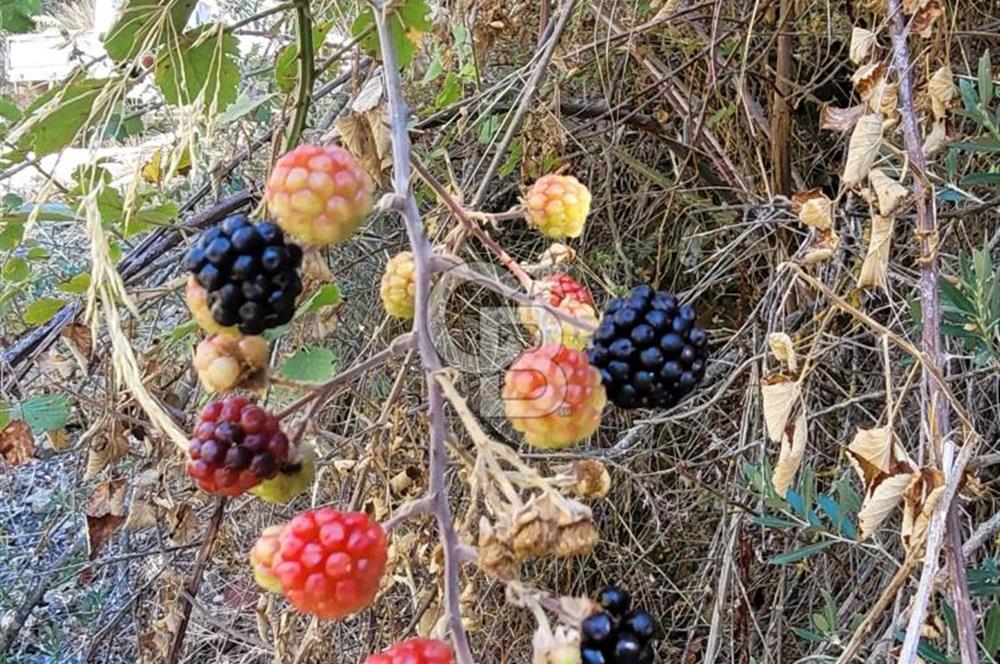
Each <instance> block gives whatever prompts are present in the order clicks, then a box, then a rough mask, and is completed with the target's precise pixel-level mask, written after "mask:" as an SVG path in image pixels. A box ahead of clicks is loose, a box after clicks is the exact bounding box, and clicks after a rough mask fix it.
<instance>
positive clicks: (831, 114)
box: [819, 104, 868, 132]
mask: <svg viewBox="0 0 1000 664" xmlns="http://www.w3.org/2000/svg"><path fill="white" fill-rule="evenodd" d="M867 112H868V106H867V104H858V105H857V106H850V107H848V108H839V107H837V106H830V105H829V104H825V105H824V106H823V108H822V109H821V110H820V112H819V126H820V129H830V130H833V131H841V132H843V131H850V130H851V129H853V128H854V125H856V124H857V123H858V119H860V118H861V116H862V115H864V114H865V113H867Z"/></svg>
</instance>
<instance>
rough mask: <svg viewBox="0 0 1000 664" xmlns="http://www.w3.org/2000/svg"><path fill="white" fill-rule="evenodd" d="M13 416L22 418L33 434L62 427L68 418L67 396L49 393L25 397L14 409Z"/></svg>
mask: <svg viewBox="0 0 1000 664" xmlns="http://www.w3.org/2000/svg"><path fill="white" fill-rule="evenodd" d="M14 416H15V417H17V418H18V419H22V420H24V421H25V423H26V424H27V425H28V426H29V427H31V431H32V432H33V433H35V434H39V433H43V432H45V431H55V430H57V429H62V428H63V427H65V426H66V420H68V419H69V397H67V396H66V395H65V394H49V395H45V396H37V397H31V398H30V399H25V400H24V401H22V402H21V403H20V404H19V405H18V406H17V408H16V409H15V410H14Z"/></svg>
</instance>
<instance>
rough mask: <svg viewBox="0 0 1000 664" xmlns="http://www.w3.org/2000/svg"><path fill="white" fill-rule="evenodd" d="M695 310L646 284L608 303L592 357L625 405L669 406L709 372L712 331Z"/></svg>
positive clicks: (614, 398) (610, 392)
mask: <svg viewBox="0 0 1000 664" xmlns="http://www.w3.org/2000/svg"><path fill="white" fill-rule="evenodd" d="M695 318H696V315H695V311H694V308H693V307H691V306H689V305H684V306H681V305H679V303H678V302H677V297H676V296H674V295H671V294H670V293H662V292H660V293H658V292H655V291H654V290H653V289H652V288H650V287H649V286H648V285H646V284H640V285H638V286H636V287H635V288H633V289H632V290H631V291H630V292H629V294H628V295H626V296H625V297H616V298H614V299H613V300H611V302H610V303H609V304H608V306H607V308H606V309H605V310H604V315H603V316H602V318H601V324H600V325H599V326H598V327H597V330H596V331H595V332H594V336H593V338H592V339H591V342H590V347H589V348H588V349H587V356H588V357H589V358H590V363H591V364H592V365H593V366H594V367H596V368H597V369H598V370H599V371H600V372H601V380H602V381H603V383H604V387H605V389H606V390H607V393H608V399H610V400H611V402H612V403H614V404H615V405H616V406H619V407H621V408H668V407H670V406H673V405H675V404H676V403H677V402H679V401H680V400H681V399H682V398H683V397H684V396H685V395H687V394H688V393H689V392H690V391H691V390H692V389H694V386H695V385H697V384H698V381H700V380H701V379H702V378H703V377H704V375H705V363H706V361H707V359H708V335H706V334H705V330H703V329H702V328H700V327H698V325H696V324H695Z"/></svg>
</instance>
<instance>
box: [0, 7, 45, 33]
mask: <svg viewBox="0 0 1000 664" xmlns="http://www.w3.org/2000/svg"><path fill="white" fill-rule="evenodd" d="M41 8H42V3H41V2H40V0H0V32H8V33H11V34H17V33H24V32H31V31H32V30H34V29H35V20H34V19H33V18H32V17H33V16H34V15H35V14H37V13H38V12H39V11H41Z"/></svg>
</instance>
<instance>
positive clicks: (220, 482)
mask: <svg viewBox="0 0 1000 664" xmlns="http://www.w3.org/2000/svg"><path fill="white" fill-rule="evenodd" d="M287 459H288V438H287V437H286V436H285V434H284V433H282V432H281V430H280V429H279V428H278V420H277V419H276V418H275V417H274V416H273V415H270V414H269V413H268V412H267V411H265V410H264V409H263V408H261V407H260V406H255V405H253V404H251V403H250V402H249V401H248V400H247V399H246V398H245V397H241V396H230V397H226V398H225V399H223V400H222V401H213V402H212V403H210V404H208V405H207V406H205V409H204V410H202V411H201V416H200V417H199V418H198V424H197V425H196V426H195V430H194V439H193V440H192V441H191V443H190V445H189V446H188V463H187V471H188V474H189V475H191V477H193V478H194V480H195V482H197V484H198V487H199V488H200V489H201V490H202V491H204V492H206V493H216V494H225V495H227V496H238V495H240V494H241V493H243V492H245V491H247V490H248V489H250V488H252V487H254V486H256V485H258V484H260V483H261V482H263V481H264V480H267V479H270V478H272V477H274V476H275V475H277V474H278V470H279V469H280V468H282V467H283V466H284V465H285V463H286V461H287Z"/></svg>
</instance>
